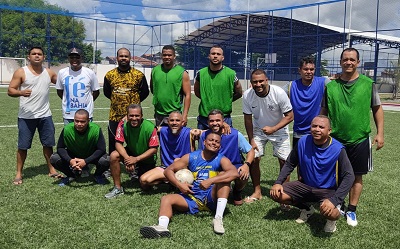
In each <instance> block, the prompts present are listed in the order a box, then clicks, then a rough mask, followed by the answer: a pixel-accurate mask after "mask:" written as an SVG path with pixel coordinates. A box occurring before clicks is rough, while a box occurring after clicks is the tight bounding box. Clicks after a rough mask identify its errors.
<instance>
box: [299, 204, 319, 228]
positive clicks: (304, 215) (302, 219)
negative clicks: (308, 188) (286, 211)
mask: <svg viewBox="0 0 400 249" xmlns="http://www.w3.org/2000/svg"><path fill="white" fill-rule="evenodd" d="M314 212H315V209H314V207H313V206H310V210H306V209H301V212H300V216H299V218H297V219H296V222H297V223H299V224H301V223H304V222H306V221H307V220H308V218H310V216H311V215H312V214H313V213H314Z"/></svg>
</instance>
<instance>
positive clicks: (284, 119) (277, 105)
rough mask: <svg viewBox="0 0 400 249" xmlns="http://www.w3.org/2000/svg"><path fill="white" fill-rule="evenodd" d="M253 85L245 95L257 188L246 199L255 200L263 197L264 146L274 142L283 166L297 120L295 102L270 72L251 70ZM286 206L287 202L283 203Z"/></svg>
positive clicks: (246, 121) (276, 153) (244, 105)
mask: <svg viewBox="0 0 400 249" xmlns="http://www.w3.org/2000/svg"><path fill="white" fill-rule="evenodd" d="M251 86H252V88H250V89H247V90H246V91H245V93H244V95H243V114H244V125H245V128H246V132H247V136H248V139H249V141H250V144H251V145H252V146H253V148H255V156H256V158H255V159H254V163H253V165H252V167H251V169H250V175H251V179H252V181H253V187H254V192H253V194H252V195H251V196H249V197H247V198H246V199H245V202H247V203H251V202H254V201H257V200H260V199H261V198H262V193H261V186H260V175H261V173H260V161H261V156H263V155H264V148H265V145H266V144H267V142H268V141H270V142H271V144H272V146H273V149H274V153H273V155H274V156H275V157H277V158H278V161H279V165H280V168H281V169H282V167H283V165H284V163H285V160H286V158H287V157H288V155H289V153H290V139H289V128H288V124H289V123H290V122H292V120H293V111H292V105H291V104H290V101H289V98H288V96H287V95H286V93H285V91H284V90H283V89H282V88H280V87H278V86H274V85H269V84H268V78H267V75H266V73H265V72H264V71H263V70H261V69H256V70H254V71H253V72H252V73H251ZM282 207H284V206H282Z"/></svg>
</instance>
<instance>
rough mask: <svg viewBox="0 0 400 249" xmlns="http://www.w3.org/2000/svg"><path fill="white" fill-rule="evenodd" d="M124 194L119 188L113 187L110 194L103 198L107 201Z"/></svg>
mask: <svg viewBox="0 0 400 249" xmlns="http://www.w3.org/2000/svg"><path fill="white" fill-rule="evenodd" d="M123 194H124V189H123V188H122V187H121V188H117V187H115V186H114V188H113V189H112V190H111V192H110V193H108V194H106V195H104V197H106V198H107V199H112V198H114V197H117V196H119V195H123Z"/></svg>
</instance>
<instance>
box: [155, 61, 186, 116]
mask: <svg viewBox="0 0 400 249" xmlns="http://www.w3.org/2000/svg"><path fill="white" fill-rule="evenodd" d="M184 72H185V69H184V68H183V67H181V66H180V65H175V66H174V67H172V68H171V69H169V70H167V69H164V67H163V65H162V64H161V65H158V66H156V67H155V68H153V70H152V71H151V80H152V82H153V105H154V111H155V112H156V113H157V114H160V115H165V116H166V115H168V114H170V113H171V112H173V111H182V100H183V95H182V78H183V73H184Z"/></svg>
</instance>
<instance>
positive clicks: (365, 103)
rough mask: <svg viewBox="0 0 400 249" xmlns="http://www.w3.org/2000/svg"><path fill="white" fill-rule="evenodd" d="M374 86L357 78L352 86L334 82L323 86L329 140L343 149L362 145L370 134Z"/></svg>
mask: <svg viewBox="0 0 400 249" xmlns="http://www.w3.org/2000/svg"><path fill="white" fill-rule="evenodd" d="M373 83H374V82H373V81H372V80H371V79H370V78H368V77H366V76H364V75H361V74H360V76H359V78H358V79H357V80H355V81H354V82H352V83H346V82H344V81H342V80H340V79H337V80H333V81H331V82H329V83H328V84H327V85H326V98H327V99H326V100H327V102H326V104H327V107H328V117H329V118H330V119H331V121H332V132H331V136H332V137H334V138H336V139H337V140H339V142H341V143H342V144H344V145H346V146H348V145H354V144H358V143H360V142H362V141H364V140H365V139H366V138H368V136H369V133H370V132H371V127H370V115H371V114H370V113H371V103H372V102H371V101H372V87H373Z"/></svg>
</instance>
